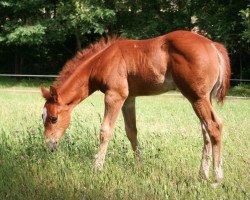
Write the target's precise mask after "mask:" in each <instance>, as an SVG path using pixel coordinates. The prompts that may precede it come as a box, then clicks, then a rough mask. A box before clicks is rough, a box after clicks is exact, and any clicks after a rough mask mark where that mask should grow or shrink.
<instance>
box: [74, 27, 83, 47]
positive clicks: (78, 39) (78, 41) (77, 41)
mask: <svg viewBox="0 0 250 200" xmlns="http://www.w3.org/2000/svg"><path fill="white" fill-rule="evenodd" d="M75 37H76V51H79V50H81V49H82V45H81V40H80V35H79V31H78V30H77V29H76V30H75Z"/></svg>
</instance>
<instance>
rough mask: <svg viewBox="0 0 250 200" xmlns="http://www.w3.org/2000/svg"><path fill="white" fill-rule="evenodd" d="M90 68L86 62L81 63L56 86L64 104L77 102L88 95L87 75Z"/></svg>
mask: <svg viewBox="0 0 250 200" xmlns="http://www.w3.org/2000/svg"><path fill="white" fill-rule="evenodd" d="M91 69H92V68H91V66H90V65H89V64H88V63H82V64H81V65H80V66H79V67H78V68H77V70H75V71H74V72H73V73H72V74H70V75H69V77H68V79H67V80H66V81H65V82H64V83H63V84H62V85H61V86H60V87H59V88H58V90H59V93H60V95H61V98H62V100H63V102H64V103H65V104H68V103H75V104H78V103H80V102H81V101H82V100H84V99H85V98H87V97H88V96H89V95H90V91H89V76H90V73H91Z"/></svg>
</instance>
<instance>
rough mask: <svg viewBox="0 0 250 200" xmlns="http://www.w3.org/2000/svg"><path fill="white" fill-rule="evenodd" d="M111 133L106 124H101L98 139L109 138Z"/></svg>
mask: <svg viewBox="0 0 250 200" xmlns="http://www.w3.org/2000/svg"><path fill="white" fill-rule="evenodd" d="M110 137H111V133H110V128H109V126H107V125H102V126H101V130H100V140H101V142H104V141H108V140H110Z"/></svg>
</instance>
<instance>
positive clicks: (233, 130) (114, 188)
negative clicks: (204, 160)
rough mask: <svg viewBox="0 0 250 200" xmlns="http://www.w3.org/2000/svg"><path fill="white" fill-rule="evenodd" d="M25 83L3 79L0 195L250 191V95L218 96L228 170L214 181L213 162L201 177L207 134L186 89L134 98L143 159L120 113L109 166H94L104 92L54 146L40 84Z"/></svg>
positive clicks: (180, 195) (230, 195) (227, 194)
mask: <svg viewBox="0 0 250 200" xmlns="http://www.w3.org/2000/svg"><path fill="white" fill-rule="evenodd" d="M25 84H26V83H25V82H24V83H23V84H21V85H18V86H16V85H14V84H13V85H12V84H11V83H10V82H8V81H7V82H6V83H5V82H4V83H3V84H2V85H0V199H15V200H18V199H25V200H26V199H27V200H29V199H32V200H34V199H38V200H39V199H46V200H47V199H53V200H54V199H69V200H70V199H150V200H151V199H206V200H207V199H250V134H249V133H250V132H249V131H250V100H249V99H234V98H229V99H227V100H226V102H225V104H224V105H223V106H219V105H217V104H216V103H215V102H214V107H215V109H216V111H217V112H218V114H219V116H220V117H221V118H222V119H223V121H224V131H223V159H224V160H223V166H224V175H225V178H224V181H223V183H222V184H221V185H220V186H219V187H218V188H216V189H214V188H212V187H211V183H212V182H213V176H212V170H211V173H210V174H211V178H210V180H209V181H203V180H200V179H199V177H198V170H199V165H200V159H201V150H202V147H203V139H202V135H201V130H200V124H199V120H198V118H197V117H196V115H195V114H194V112H193V110H192V108H191V105H190V104H189V102H188V101H187V100H186V99H184V98H183V97H179V96H172V95H166V94H164V95H160V96H152V97H139V98H137V102H136V105H137V127H138V139H139V142H140V149H141V153H142V162H141V163H139V164H137V163H135V162H134V158H133V153H132V150H131V147H130V143H129V141H128V139H127V138H126V134H125V131H124V124H123V118H122V115H120V116H119V119H118V121H117V123H116V128H115V132H114V137H113V139H112V140H111V142H110V145H109V148H108V153H107V156H106V162H105V165H104V169H103V171H101V172H96V171H95V170H94V169H93V158H94V155H95V153H96V152H97V150H98V143H99V141H98V138H99V129H100V124H101V122H102V117H103V110H104V106H103V95H102V94H101V93H98V92H97V93H95V94H94V95H92V96H91V97H89V98H88V99H86V100H85V101H84V102H82V103H81V104H80V105H79V106H77V107H76V108H75V110H74V112H73V115H72V120H71V125H70V128H69V129H68V130H67V132H66V133H65V135H64V138H63V140H62V143H61V144H60V146H59V149H58V150H57V151H56V152H55V153H50V152H48V150H47V148H46V146H45V141H44V136H43V124H42V118H41V114H42V108H43V104H44V100H43V98H42V97H41V95H40V93H39V88H38V85H39V84H34V85H32V84H28V85H25ZM48 84H49V83H48V82H46V83H45V85H48ZM13 90H18V91H13ZM22 90H24V91H22ZM27 90H28V91H29V92H27Z"/></svg>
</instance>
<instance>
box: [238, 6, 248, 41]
mask: <svg viewBox="0 0 250 200" xmlns="http://www.w3.org/2000/svg"><path fill="white" fill-rule="evenodd" d="M240 16H241V17H242V19H243V22H242V24H243V26H244V27H245V28H246V29H245V31H244V32H243V37H244V38H245V39H246V40H247V41H248V43H249V44H250V4H249V5H248V7H247V8H246V9H245V10H240Z"/></svg>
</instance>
